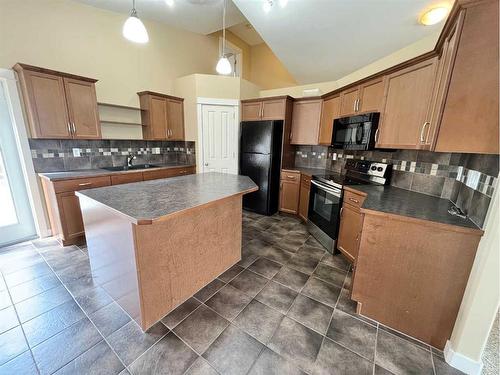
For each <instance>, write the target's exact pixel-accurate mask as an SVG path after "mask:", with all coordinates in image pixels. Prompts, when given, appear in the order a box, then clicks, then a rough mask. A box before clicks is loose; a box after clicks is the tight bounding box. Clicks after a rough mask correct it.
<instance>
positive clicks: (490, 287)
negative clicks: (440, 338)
mask: <svg viewBox="0 0 500 375" xmlns="http://www.w3.org/2000/svg"><path fill="white" fill-rule="evenodd" d="M499 178H500V176H499ZM495 190H496V191H495V193H494V196H493V200H492V202H491V205H490V209H489V213H488V217H487V219H486V226H485V228H486V229H485V233H484V235H483V238H482V239H481V242H480V243H479V248H478V250H477V254H476V259H475V260H474V265H473V267H472V271H471V274H470V276H469V282H468V283H467V289H466V290H465V295H464V298H463V300H462V304H461V306H460V311H459V313H458V317H457V321H456V322H455V327H454V329H453V334H452V336H451V339H450V344H451V348H452V349H453V350H454V351H455V352H457V353H459V354H461V355H463V356H465V357H467V358H469V359H471V360H473V361H476V362H479V361H480V360H481V353H482V352H483V349H484V347H485V345H486V341H487V340H488V335H489V332H490V329H491V326H492V324H493V320H494V319H495V316H496V313H497V310H498V306H499V302H500V274H499V269H500V189H498V188H497V189H495Z"/></svg>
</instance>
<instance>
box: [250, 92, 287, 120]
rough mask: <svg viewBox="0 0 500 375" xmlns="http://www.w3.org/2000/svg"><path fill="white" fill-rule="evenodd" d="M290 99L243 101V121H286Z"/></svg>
mask: <svg viewBox="0 0 500 375" xmlns="http://www.w3.org/2000/svg"><path fill="white" fill-rule="evenodd" d="M288 99H289V98H288V97H278V98H269V99H250V100H242V101H241V120H242V121H259V120H284V119H285V117H286V107H287V100H288Z"/></svg>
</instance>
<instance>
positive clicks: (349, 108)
mask: <svg viewBox="0 0 500 375" xmlns="http://www.w3.org/2000/svg"><path fill="white" fill-rule="evenodd" d="M358 98H359V87H354V88H351V89H349V90H346V91H343V92H341V93H340V101H341V104H340V117H345V116H349V115H352V114H355V113H356V112H357V101H358Z"/></svg>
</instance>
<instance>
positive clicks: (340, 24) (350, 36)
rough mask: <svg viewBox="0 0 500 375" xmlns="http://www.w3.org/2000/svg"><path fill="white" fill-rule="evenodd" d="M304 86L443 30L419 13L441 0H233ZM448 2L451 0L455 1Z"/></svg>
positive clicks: (356, 67)
mask: <svg viewBox="0 0 500 375" xmlns="http://www.w3.org/2000/svg"><path fill="white" fill-rule="evenodd" d="M233 1H234V3H235V4H236V5H237V6H238V8H239V9H240V11H241V12H242V13H243V15H244V16H245V17H246V18H247V19H248V21H249V22H250V23H251V24H252V25H253V26H254V28H255V30H256V31H257V32H258V33H259V34H260V35H261V36H262V38H263V39H264V40H265V42H266V43H267V44H268V45H269V47H270V48H271V49H272V50H273V52H274V53H275V54H276V56H277V57H278V58H279V59H280V60H281V62H282V63H283V64H284V65H285V66H286V68H287V69H288V71H289V72H290V73H291V74H292V75H293V77H294V78H295V79H296V80H297V81H298V82H299V83H302V84H305V83H314V82H321V81H330V80H336V79H338V78H341V77H343V76H345V75H347V74H349V73H351V72H353V71H355V70H357V69H359V68H361V67H363V66H365V65H367V64H369V63H371V62H373V61H375V60H378V59H380V58H382V57H384V56H387V55H389V54H390V53H392V52H395V51H397V50H398V49H401V48H403V47H405V46H407V45H409V44H411V43H413V42H416V41H417V40H419V39H422V38H424V37H426V36H428V35H430V34H432V33H436V32H437V31H439V30H440V29H441V28H442V26H443V24H444V22H441V23H440V24H438V25H435V26H422V25H420V24H419V23H418V22H417V17H418V15H419V14H421V12H422V11H423V10H425V9H427V8H428V7H429V6H430V5H432V4H433V3H435V1H436V0H289V1H288V4H287V5H286V6H285V7H284V8H281V7H280V6H279V1H274V3H275V4H274V5H273V7H272V9H271V11H270V12H269V13H265V12H264V11H263V8H262V4H263V1H264V0H233ZM450 1H451V0H449V1H448V2H450Z"/></svg>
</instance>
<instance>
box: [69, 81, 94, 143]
mask: <svg viewBox="0 0 500 375" xmlns="http://www.w3.org/2000/svg"><path fill="white" fill-rule="evenodd" d="M63 80H64V88H65V91H66V103H67V104H68V113H69V118H70V121H71V126H72V131H73V138H80V139H100V138H101V124H100V122H99V113H98V110H97V97H96V93H95V85H94V83H92V82H87V81H81V80H77V79H73V78H66V77H65V78H64V79H63Z"/></svg>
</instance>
